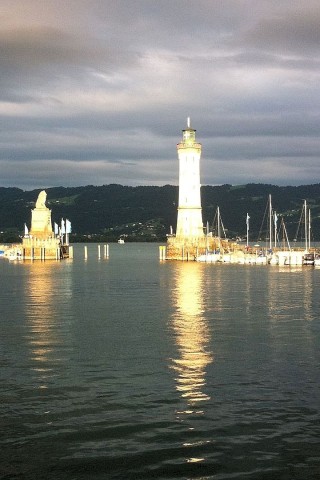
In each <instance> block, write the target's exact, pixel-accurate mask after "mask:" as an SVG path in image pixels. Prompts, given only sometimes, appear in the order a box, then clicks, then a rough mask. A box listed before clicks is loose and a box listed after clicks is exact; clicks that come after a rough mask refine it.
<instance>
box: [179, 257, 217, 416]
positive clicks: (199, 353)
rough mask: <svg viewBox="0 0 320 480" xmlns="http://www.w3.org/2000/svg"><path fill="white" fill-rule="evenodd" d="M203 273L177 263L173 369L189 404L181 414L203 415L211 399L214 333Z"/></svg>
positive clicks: (182, 395)
mask: <svg viewBox="0 0 320 480" xmlns="http://www.w3.org/2000/svg"><path fill="white" fill-rule="evenodd" d="M202 274H203V271H202V269H201V268H199V265H198V264H194V263H187V264H186V263H182V264H181V263H178V262H177V263H176V265H175V275H174V280H175V282H174V285H173V290H172V295H173V299H172V300H173V305H175V306H176V309H175V311H174V313H173V315H172V319H171V327H172V330H173V333H174V339H175V343H176V347H177V356H176V358H172V359H171V368H172V369H173V370H174V372H175V374H176V376H175V381H176V389H177V391H178V392H179V393H180V395H181V398H182V399H183V400H184V401H185V403H186V410H185V411H183V412H178V413H180V414H191V413H200V414H201V413H203V412H202V407H203V405H204V404H205V402H207V401H208V400H210V396H209V395H208V394H207V393H206V368H207V366H208V365H209V364H210V363H211V362H212V361H213V355H212V352H211V351H210V343H211V341H210V340H211V333H210V329H209V326H208V324H207V320H206V318H205V316H204V297H203V292H204V288H203V284H202V283H203V275H202Z"/></svg>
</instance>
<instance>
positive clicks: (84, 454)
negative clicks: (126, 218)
mask: <svg viewBox="0 0 320 480" xmlns="http://www.w3.org/2000/svg"><path fill="white" fill-rule="evenodd" d="M83 248H84V247H83V245H76V246H75V258H74V260H73V261H71V260H70V261H69V260H67V261H62V262H59V263H57V262H45V263H41V262H34V263H30V262H25V263H9V262H8V261H6V260H4V259H2V260H0V283H1V288H0V302H1V303H0V322H1V336H0V366H1V370H0V375H1V390H0V431H1V437H0V478H1V479H26V480H31V479H32V480H34V479H49V480H51V479H68V480H69V479H70V480H71V479H75V480H85V479H94V480H95V479H97V480H98V479H99V480H100V479H128V480H130V479H198V480H200V479H201V480H205V479H215V480H225V479H258V480H260V479H261V480H264V479H281V480H282V479H286V480H292V479H316V478H320V349H319V347H320V319H319V315H320V297H319V287H320V269H316V268H313V267H297V268H295V269H293V268H291V269H290V268H289V267H286V268H282V269H281V267H276V266H274V267H271V266H254V265H248V266H244V265H239V266H238V265H210V264H197V263H194V262H189V263H182V262H166V263H160V262H159V260H158V245H154V244H150V245H149V244H126V245H113V244H112V245H110V258H109V259H108V260H105V259H101V260H98V258H97V257H98V255H97V246H96V245H90V246H89V247H88V252H89V256H88V259H87V260H84V254H83Z"/></svg>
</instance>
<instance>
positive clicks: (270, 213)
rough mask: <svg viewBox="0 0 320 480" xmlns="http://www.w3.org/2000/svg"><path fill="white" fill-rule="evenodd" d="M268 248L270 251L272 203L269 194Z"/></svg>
mask: <svg viewBox="0 0 320 480" xmlns="http://www.w3.org/2000/svg"><path fill="white" fill-rule="evenodd" d="M269 248H270V250H272V203H271V194H269Z"/></svg>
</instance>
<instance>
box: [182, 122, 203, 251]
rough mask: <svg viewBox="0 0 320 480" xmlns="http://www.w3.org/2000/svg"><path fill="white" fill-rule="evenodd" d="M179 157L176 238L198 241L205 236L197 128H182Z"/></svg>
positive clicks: (189, 126) (188, 124) (188, 126)
mask: <svg viewBox="0 0 320 480" xmlns="http://www.w3.org/2000/svg"><path fill="white" fill-rule="evenodd" d="M177 151H178V158H179V204H178V218H177V229H176V238H177V239H181V240H187V241H191V242H192V241H197V239H200V238H203V237H204V233H203V222H202V209H201V196H200V157H201V143H197V142H196V130H194V129H193V128H191V125H190V118H189V117H188V120H187V128H186V129H185V130H182V140H181V142H180V143H178V145H177Z"/></svg>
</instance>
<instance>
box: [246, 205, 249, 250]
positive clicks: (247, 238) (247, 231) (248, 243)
mask: <svg viewBox="0 0 320 480" xmlns="http://www.w3.org/2000/svg"><path fill="white" fill-rule="evenodd" d="M249 218H250V217H249V214H248V213H247V221H246V223H247V247H248V246H249Z"/></svg>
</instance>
